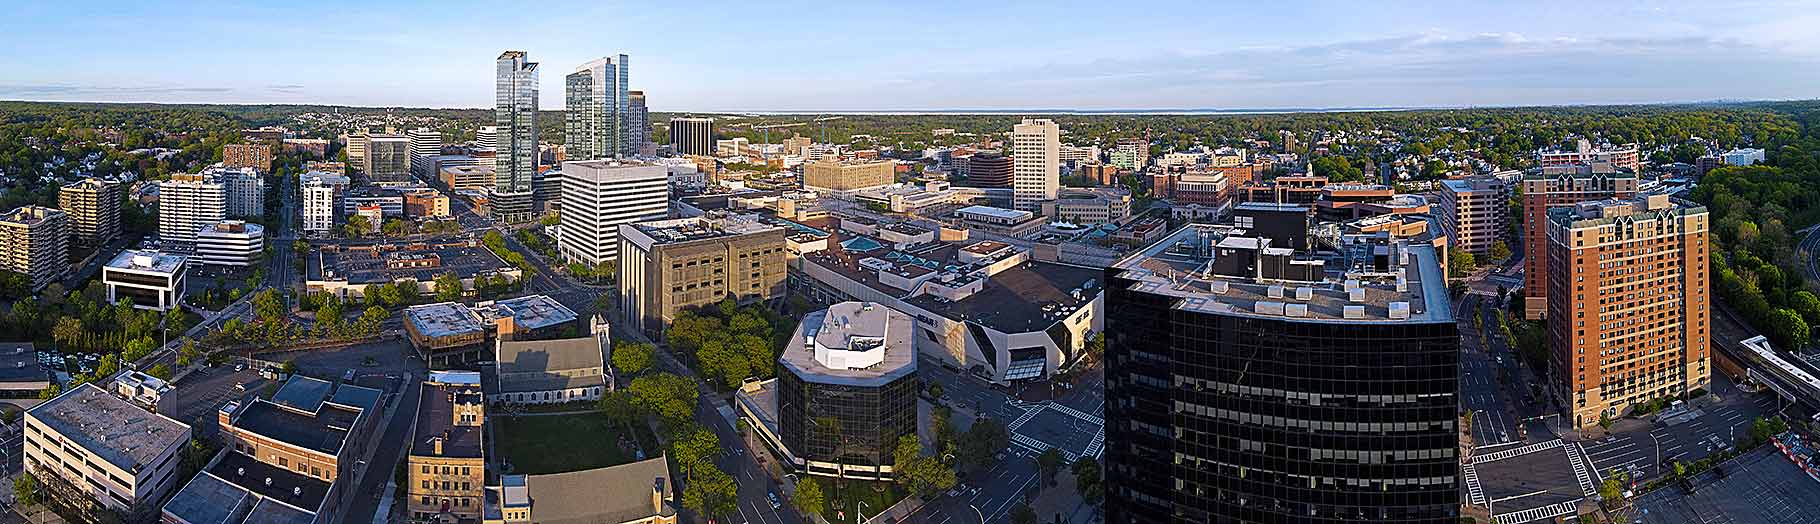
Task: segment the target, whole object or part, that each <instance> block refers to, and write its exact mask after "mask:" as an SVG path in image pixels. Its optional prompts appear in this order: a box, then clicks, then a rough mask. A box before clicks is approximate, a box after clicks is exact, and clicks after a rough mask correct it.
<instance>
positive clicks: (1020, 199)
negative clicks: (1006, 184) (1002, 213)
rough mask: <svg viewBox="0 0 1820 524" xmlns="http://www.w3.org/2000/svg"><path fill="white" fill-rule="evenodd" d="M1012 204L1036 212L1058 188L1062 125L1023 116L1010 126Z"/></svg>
mask: <svg viewBox="0 0 1820 524" xmlns="http://www.w3.org/2000/svg"><path fill="white" fill-rule="evenodd" d="M1011 148H1012V149H1011V150H1012V153H1011V160H1012V166H1011V175H1012V183H1011V188H1012V207H1013V208H1015V209H1018V210H1020V211H1038V210H1040V209H1041V208H1042V203H1043V202H1046V201H1051V200H1055V193H1056V191H1057V190H1059V189H1061V185H1062V183H1061V170H1062V164H1061V149H1062V128H1061V127H1060V126H1057V125H1056V124H1055V122H1054V121H1051V120H1048V119H1042V118H1026V119H1024V122H1023V123H1021V124H1018V125H1016V126H1013V127H1012V128H1011Z"/></svg>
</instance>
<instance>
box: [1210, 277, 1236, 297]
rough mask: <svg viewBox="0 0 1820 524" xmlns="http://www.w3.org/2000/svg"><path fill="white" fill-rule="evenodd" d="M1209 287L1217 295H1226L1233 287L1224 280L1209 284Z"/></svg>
mask: <svg viewBox="0 0 1820 524" xmlns="http://www.w3.org/2000/svg"><path fill="white" fill-rule="evenodd" d="M1207 287H1209V288H1211V289H1212V291H1213V293H1214V294H1216V295H1224V294H1226V290H1228V289H1230V288H1231V287H1232V286H1231V285H1230V284H1228V283H1227V282H1226V281H1224V280H1215V281H1213V282H1209V283H1208V286H1207Z"/></svg>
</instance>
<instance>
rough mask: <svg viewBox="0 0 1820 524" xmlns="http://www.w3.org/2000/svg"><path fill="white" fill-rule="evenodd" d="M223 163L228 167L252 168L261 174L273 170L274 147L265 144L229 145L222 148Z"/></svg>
mask: <svg viewBox="0 0 1820 524" xmlns="http://www.w3.org/2000/svg"><path fill="white" fill-rule="evenodd" d="M221 163H223V164H227V167H250V168H253V169H257V170H259V171H260V172H270V171H271V170H272V146H268V145H265V144H228V145H224V146H221Z"/></svg>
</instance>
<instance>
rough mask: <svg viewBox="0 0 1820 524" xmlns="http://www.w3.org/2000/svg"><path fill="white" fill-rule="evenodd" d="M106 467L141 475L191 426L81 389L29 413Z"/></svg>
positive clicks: (90, 386) (180, 442)
mask: <svg viewBox="0 0 1820 524" xmlns="http://www.w3.org/2000/svg"><path fill="white" fill-rule="evenodd" d="M28 413H29V414H30V415H31V417H32V418H36V419H38V420H39V421H41V422H43V423H44V425H46V426H49V427H50V428H51V429H52V430H55V431H56V432H57V433H60V434H62V435H63V436H64V437H65V438H68V439H70V440H71V441H73V442H75V443H76V445H78V446H81V447H82V449H85V450H88V451H89V452H91V453H94V454H95V455H96V456H99V457H101V459H102V460H106V461H107V462H108V463H109V464H113V465H114V466H117V467H119V468H120V469H124V470H126V471H133V472H136V471H139V469H140V467H141V466H144V465H150V464H151V463H152V461H154V460H157V459H158V456H159V455H162V454H163V453H164V451H165V450H167V449H171V448H172V447H176V446H181V445H183V443H184V442H186V441H188V440H189V439H190V426H189V425H187V424H184V423H182V422H178V421H176V420H172V419H171V418H170V417H166V416H164V415H159V414H156V413H152V412H150V411H146V410H145V409H144V408H141V407H139V406H138V405H136V404H133V403H131V402H127V401H125V400H121V399H120V398H118V397H115V396H113V395H110V394H108V393H107V392H106V391H103V390H102V389H101V388H100V387H99V386H96V385H94V384H89V383H85V384H82V385H80V386H77V387H75V388H73V389H70V390H69V391H66V392H64V393H63V394H62V395H58V396H57V398H54V399H51V400H49V401H46V402H45V403H43V404H39V405H38V406H37V407H34V408H32V409H31V410H30V411H29V412H28Z"/></svg>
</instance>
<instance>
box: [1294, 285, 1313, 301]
mask: <svg viewBox="0 0 1820 524" xmlns="http://www.w3.org/2000/svg"><path fill="white" fill-rule="evenodd" d="M1295 299H1296V300H1302V301H1307V300H1313V299H1314V288H1311V287H1308V286H1302V287H1298V288H1295Z"/></svg>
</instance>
